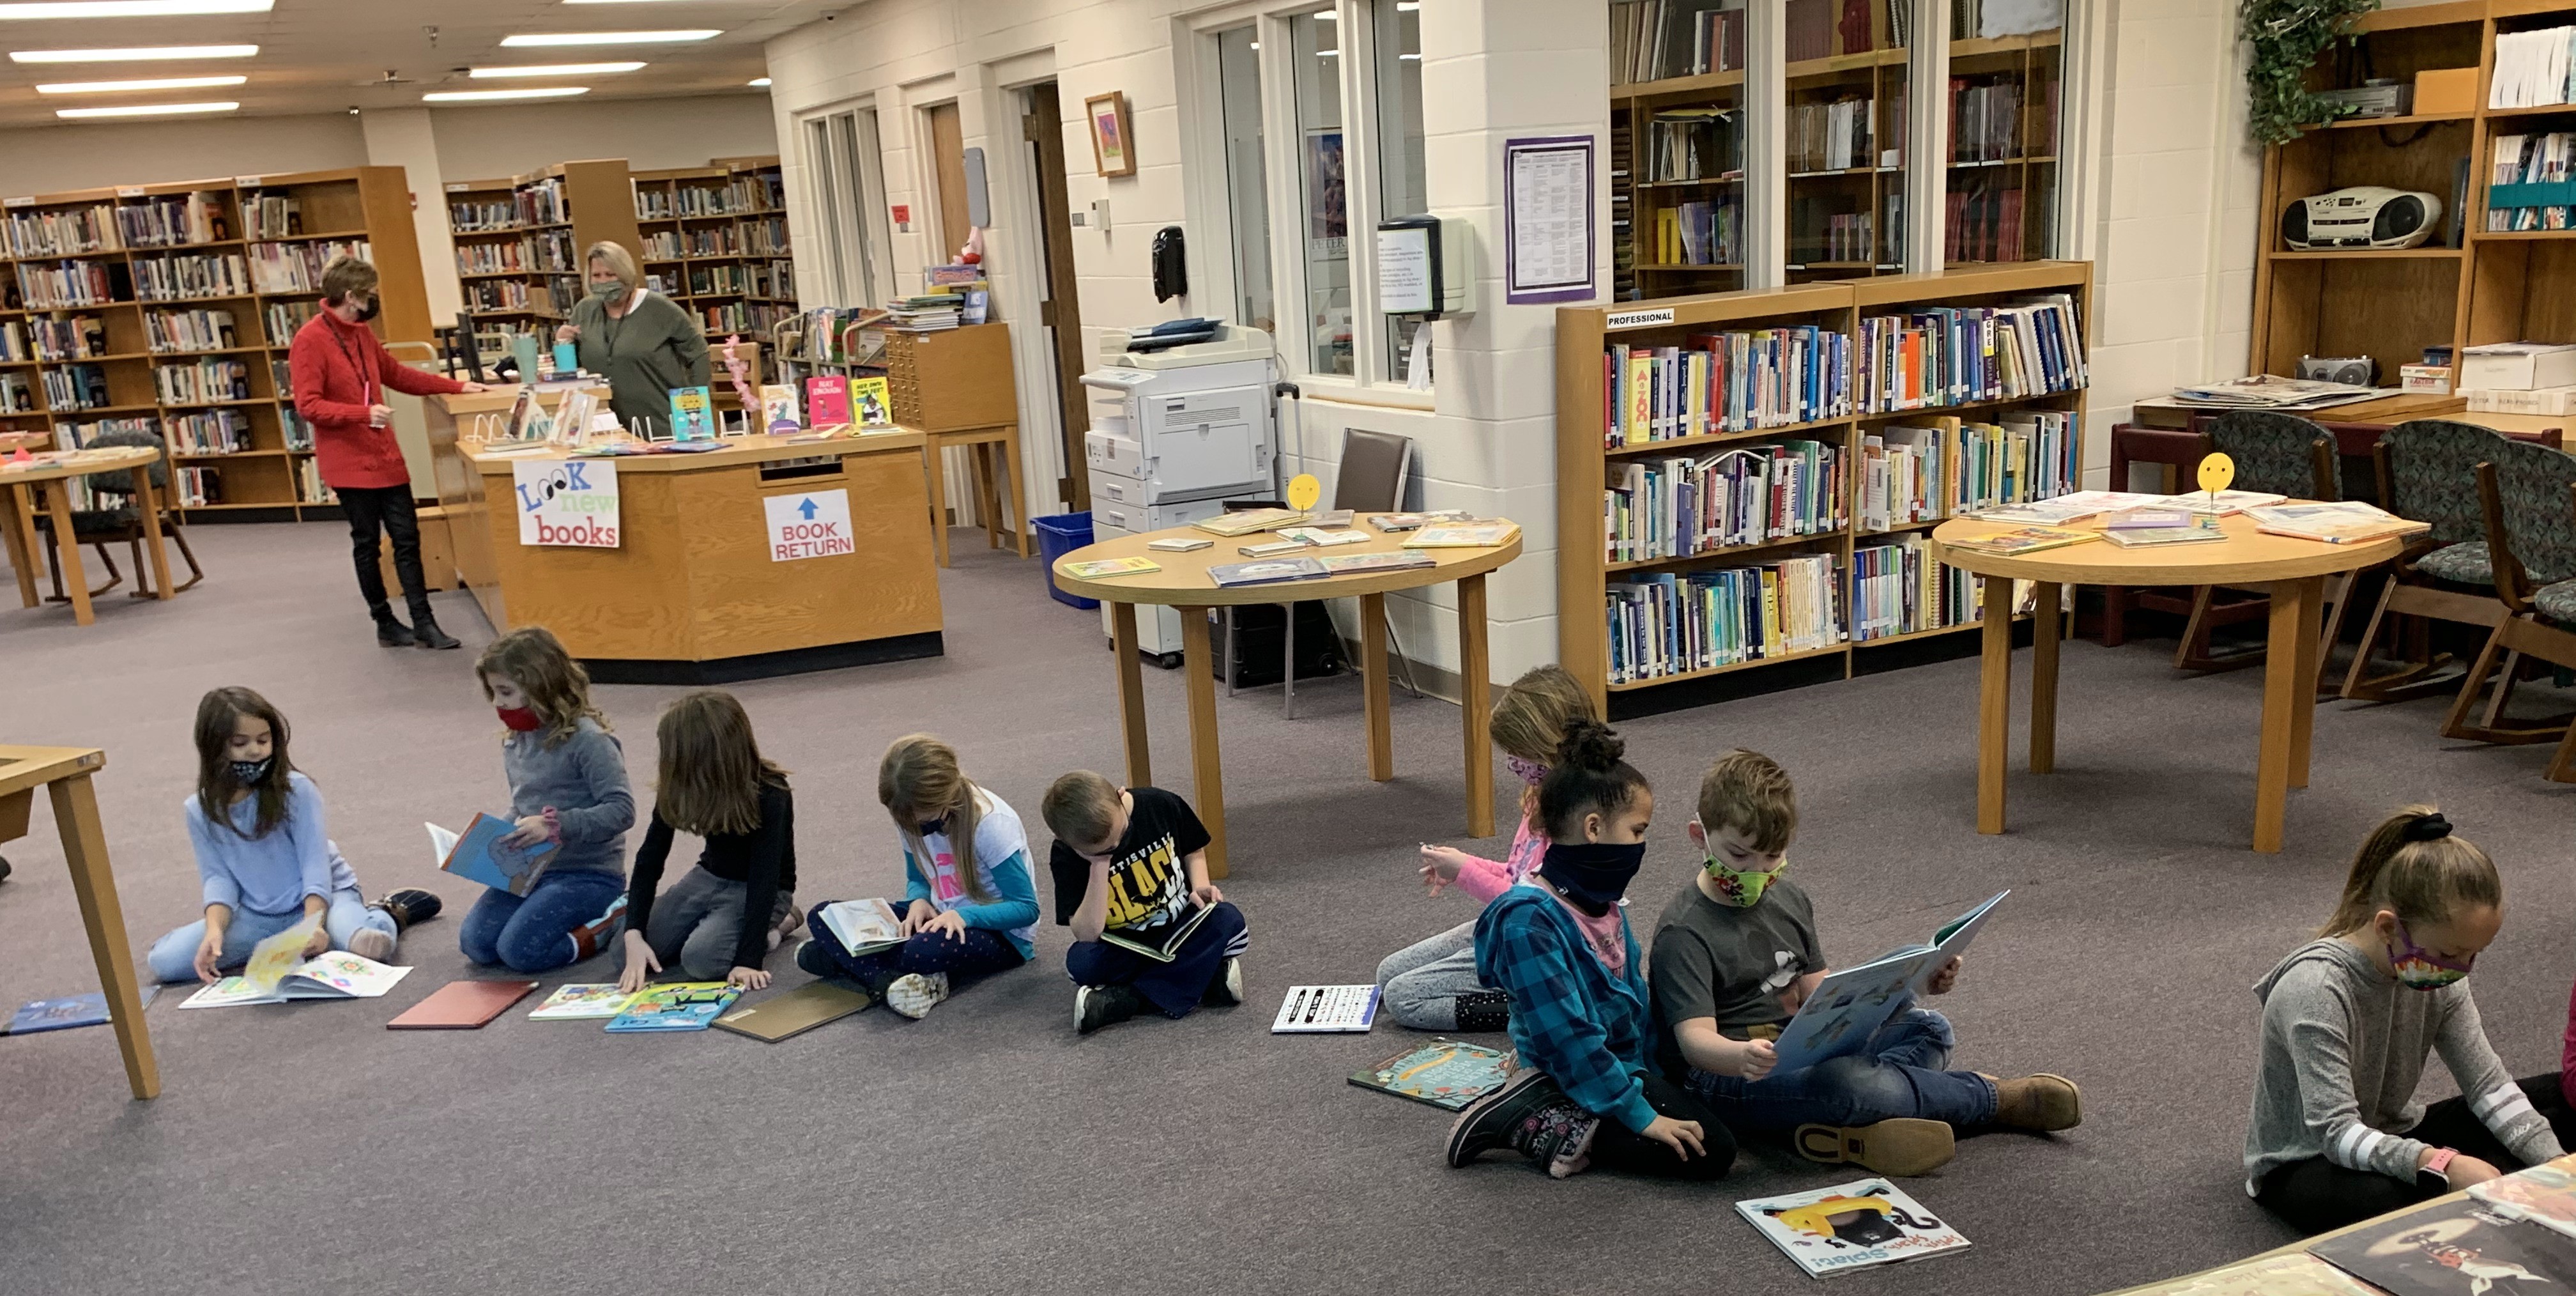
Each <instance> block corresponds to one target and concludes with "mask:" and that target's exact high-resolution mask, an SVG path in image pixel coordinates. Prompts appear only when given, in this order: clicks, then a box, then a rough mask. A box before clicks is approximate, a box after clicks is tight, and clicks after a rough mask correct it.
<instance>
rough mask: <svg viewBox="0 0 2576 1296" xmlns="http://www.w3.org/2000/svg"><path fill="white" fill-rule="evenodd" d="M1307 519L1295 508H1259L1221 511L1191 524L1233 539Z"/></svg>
mask: <svg viewBox="0 0 2576 1296" xmlns="http://www.w3.org/2000/svg"><path fill="white" fill-rule="evenodd" d="M1305 520H1306V515H1305V514H1303V513H1300V512H1298V511H1297V510H1295V509H1284V508H1259V509H1244V510H1242V511H1240V512H1235V513H1219V514H1217V515H1216V516H1215V517H1212V518H1200V519H1199V520H1198V521H1196V522H1192V523H1191V524H1190V525H1191V526H1194V527H1197V528H1198V529H1199V530H1201V531H1205V532H1207V533H1208V534H1209V535H1212V536H1225V537H1227V538H1229V539H1231V538H1232V537H1235V536H1247V535H1252V534H1254V533H1256V532H1260V531H1268V530H1271V529H1273V528H1276V527H1283V526H1295V525H1297V524H1298V523H1300V522H1303V521H1305Z"/></svg>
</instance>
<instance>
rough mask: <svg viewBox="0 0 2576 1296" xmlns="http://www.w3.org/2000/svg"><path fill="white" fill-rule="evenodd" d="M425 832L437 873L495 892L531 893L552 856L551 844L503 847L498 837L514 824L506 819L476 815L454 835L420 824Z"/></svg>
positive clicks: (515, 894)
mask: <svg viewBox="0 0 2576 1296" xmlns="http://www.w3.org/2000/svg"><path fill="white" fill-rule="evenodd" d="M421 826H422V827H424V828H427V829H429V850H430V854H431V855H432V856H434V857H436V858H437V860H438V867H439V871H441V872H444V873H453V874H455V875H456V876H458V877H461V878H471V879H473V880H474V881H477V882H480V883H482V884H483V885H485V886H487V887H490V888H492V889H493V890H495V891H507V892H509V893H510V894H512V895H514V896H525V895H527V894H528V892H529V891H531V890H534V889H535V888H536V885H537V878H538V877H539V876H541V875H543V874H544V873H545V871H546V862H547V860H548V859H549V858H550V857H552V856H553V855H554V853H555V848H554V844H553V843H552V842H548V843H546V844H544V845H540V846H532V847H527V848H524V849H522V848H520V847H517V846H510V845H506V844H504V843H503V842H502V840H501V839H502V838H504V837H507V836H509V835H510V833H511V831H512V829H513V828H515V827H516V825H514V824H512V823H511V822H510V821H509V820H507V819H502V818H497V817H495V816H492V815H487V814H477V815H475V816H474V822H472V823H469V824H467V825H465V831H464V833H462V834H461V835H460V834H457V833H452V832H449V831H448V830H446V829H444V828H441V827H439V826H438V825H437V824H434V823H424V824H422V825H421Z"/></svg>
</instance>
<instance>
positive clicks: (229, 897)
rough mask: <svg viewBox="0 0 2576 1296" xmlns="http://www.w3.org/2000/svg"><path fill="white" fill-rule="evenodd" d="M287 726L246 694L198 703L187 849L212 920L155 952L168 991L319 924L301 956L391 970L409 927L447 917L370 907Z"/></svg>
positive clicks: (391, 904)
mask: <svg viewBox="0 0 2576 1296" xmlns="http://www.w3.org/2000/svg"><path fill="white" fill-rule="evenodd" d="M286 738H287V729H286V717H285V716H283V715H280V714H278V711H277V708H276V707H274V706H271V705H269V701H268V699H267V698H264V697H261V696H260V695H259V694H257V693H254V692H252V691H251V690H249V689H246V688H219V689H216V690H214V691H212V692H210V693H208V694H206V696H205V697H203V698H201V699H199V700H198V702H197V725H196V739H197V792H196V795H194V796H191V797H189V798H188V801H187V816H188V841H189V843H190V844H191V845H192V846H194V847H195V848H196V854H197V877H198V880H199V881H200V882H201V883H202V884H203V887H202V889H203V895H204V900H205V907H206V912H205V916H204V917H203V918H200V919H198V920H197V921H195V922H192V923H189V924H187V925H186V926H184V927H181V928H179V929H178V930H176V931H173V932H171V933H170V934H169V935H167V936H164V937H162V938H161V939H159V940H157V941H154V942H153V943H152V951H151V953H150V954H149V955H147V956H146V958H145V961H146V962H147V963H148V964H149V965H150V967H151V969H152V975H153V976H154V977H155V978H157V979H159V980H162V981H185V980H187V979H189V978H190V977H195V978H196V979H197V980H200V981H205V982H209V983H211V982H213V981H214V980H215V979H216V978H217V977H219V976H221V975H222V974H223V973H225V972H227V971H230V970H233V969H237V968H239V967H241V965H243V964H244V963H247V962H249V961H250V954H251V948H252V947H253V946H255V945H257V944H259V943H260V942H261V941H264V940H266V939H268V938H269V937H271V936H274V935H277V934H278V933H279V932H282V931H286V930H287V929H289V928H291V927H293V926H295V925H296V924H297V923H300V922H303V921H304V920H305V919H307V918H311V917H317V916H318V917H319V918H321V920H322V925H321V926H320V927H319V928H318V929H316V930H315V931H314V933H313V938H312V939H311V940H310V941H308V942H306V944H305V946H304V948H303V950H302V951H300V954H301V957H304V958H311V957H313V956H314V955H316V954H320V953H323V952H324V951H327V950H335V949H337V950H347V951H348V952H350V953H352V954H355V955H358V956H359V957H361V958H370V959H374V960H375V961H377V962H379V963H384V962H390V961H391V960H392V959H393V956H394V950H395V947H396V944H397V942H398V939H399V937H400V934H401V932H402V930H403V929H404V928H405V927H408V926H410V925H411V924H413V923H416V922H420V921H422V920H424V919H427V918H430V917H432V916H434V915H436V914H437V913H438V908H439V900H438V897H437V896H435V895H433V894H431V893H429V892H427V891H415V890H408V889H406V890H402V891H396V892H394V893H393V894H391V895H389V896H386V897H385V898H384V899H382V900H379V901H377V902H376V903H375V904H372V905H370V904H368V903H367V902H366V901H365V900H364V899H363V898H362V897H361V896H360V895H359V894H358V875H357V874H356V872H354V871H352V870H351V869H350V867H349V861H347V860H345V859H342V858H341V857H340V848H339V846H338V845H337V844H335V843H333V842H332V840H331V838H330V836H329V834H328V832H327V831H326V828H325V825H324V823H323V819H322V793H321V790H320V789H318V788H316V787H314V786H313V780H311V779H309V778H306V777H305V776H304V773H303V771H301V770H298V769H297V768H295V763H294V762H293V761H291V760H289V759H287V755H286Z"/></svg>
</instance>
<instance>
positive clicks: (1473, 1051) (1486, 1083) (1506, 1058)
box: [1351, 1039, 1519, 1111]
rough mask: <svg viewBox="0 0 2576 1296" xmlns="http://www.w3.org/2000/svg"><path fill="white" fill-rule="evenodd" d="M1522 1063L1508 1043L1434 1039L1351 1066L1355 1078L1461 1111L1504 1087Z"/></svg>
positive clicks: (1381, 1089) (1367, 1085)
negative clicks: (1367, 1063)
mask: <svg viewBox="0 0 2576 1296" xmlns="http://www.w3.org/2000/svg"><path fill="white" fill-rule="evenodd" d="M1517 1069H1519V1062H1518V1059H1516V1058H1515V1057H1514V1056H1513V1055H1512V1053H1511V1051H1510V1050H1509V1049H1497V1048H1487V1047H1486V1046H1484V1045H1482V1044H1469V1043H1467V1042H1465V1041H1463V1040H1452V1039H1435V1040H1432V1041H1430V1042H1429V1043H1426V1044H1416V1045H1414V1046H1413V1047H1411V1048H1408V1049H1405V1050H1404V1051H1402V1052H1400V1053H1396V1054H1394V1055H1392V1056H1389V1057H1386V1058H1382V1059H1380V1060H1379V1061H1378V1063H1377V1064H1376V1065H1375V1066H1369V1067H1363V1068H1361V1069H1359V1070H1357V1071H1354V1072H1352V1073H1351V1083H1352V1084H1355V1085H1358V1086H1359V1087H1360V1088H1362V1089H1375V1090H1377V1091H1378V1092H1379V1093H1390V1094H1394V1095H1395V1096H1396V1097H1398V1098H1410V1099H1412V1100H1413V1101H1415V1102H1418V1103H1429V1104H1431V1105H1432V1106H1434V1107H1438V1108H1440V1109H1442V1110H1444V1111H1457V1110H1459V1109H1461V1108H1463V1107H1465V1106H1466V1105H1467V1104H1469V1103H1471V1102H1474V1101H1476V1100H1477V1099H1479V1098H1482V1097H1484V1096H1485V1095H1486V1094H1489V1093H1492V1092H1493V1091H1495V1090H1497V1089H1500V1088H1502V1087H1503V1082H1504V1081H1506V1080H1509V1079H1511V1078H1512V1072H1513V1071H1515V1070H1517Z"/></svg>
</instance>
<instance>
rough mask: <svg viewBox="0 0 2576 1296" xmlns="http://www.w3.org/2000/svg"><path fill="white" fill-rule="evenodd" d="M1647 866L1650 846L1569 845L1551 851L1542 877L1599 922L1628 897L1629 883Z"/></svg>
mask: <svg viewBox="0 0 2576 1296" xmlns="http://www.w3.org/2000/svg"><path fill="white" fill-rule="evenodd" d="M1645 862H1646V843H1644V842H1633V843H1630V844H1628V845H1625V846H1621V845H1616V844H1614V843H1611V842H1567V843H1563V844H1560V845H1555V846H1550V847H1548V848H1547V854H1546V856H1545V857H1543V858H1542V859H1541V861H1540V863H1539V866H1538V875H1539V876H1540V877H1543V878H1546V879H1547V880H1548V881H1549V882H1550V883H1552V884H1554V885H1555V887H1556V889H1557V890H1558V891H1561V892H1563V893H1564V894H1565V898H1566V899H1568V900H1571V901H1573V902H1574V904H1575V907H1576V908H1578V909H1581V910H1582V911H1583V912H1585V913H1588V914H1590V915H1592V916H1593V917H1595V918H1598V917H1600V916H1601V915H1603V914H1606V913H1608V912H1610V906H1612V905H1614V904H1617V903H1619V897H1621V896H1623V895H1626V894H1628V882H1629V879H1631V878H1634V877H1636V876H1637V869H1638V867H1639V866H1640V865H1643V864H1644V863H1645Z"/></svg>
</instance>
